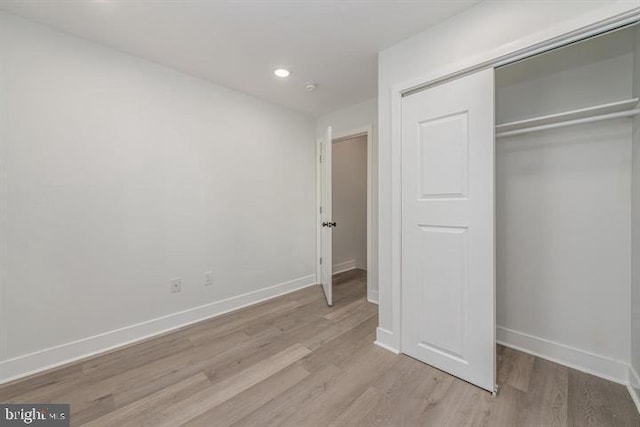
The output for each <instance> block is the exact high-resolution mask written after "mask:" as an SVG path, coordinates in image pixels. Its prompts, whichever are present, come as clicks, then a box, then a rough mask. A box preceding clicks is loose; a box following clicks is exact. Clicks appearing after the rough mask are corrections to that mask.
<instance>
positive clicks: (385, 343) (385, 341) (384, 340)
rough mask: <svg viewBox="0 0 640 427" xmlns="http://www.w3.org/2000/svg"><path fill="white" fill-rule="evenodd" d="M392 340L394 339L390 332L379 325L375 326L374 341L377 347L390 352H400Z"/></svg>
mask: <svg viewBox="0 0 640 427" xmlns="http://www.w3.org/2000/svg"><path fill="white" fill-rule="evenodd" d="M394 341H395V340H394V338H393V334H392V333H391V332H389V331H387V330H386V329H383V328H380V327H378V328H376V340H375V341H374V344H375V345H377V346H378V347H382V348H384V349H385V350H388V351H390V352H392V353H395V354H400V349H399V347H397V346H395V345H394Z"/></svg>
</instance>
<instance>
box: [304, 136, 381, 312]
mask: <svg viewBox="0 0 640 427" xmlns="http://www.w3.org/2000/svg"><path fill="white" fill-rule="evenodd" d="M358 136H366V137H367V267H366V270H367V272H368V274H367V300H368V301H371V302H373V301H375V304H377V303H378V302H377V301H378V290H377V289H378V287H377V283H376V280H377V274H374V273H376V272H377V268H376V267H377V263H378V260H377V259H373V232H374V230H373V224H372V221H373V212H374V209H377V206H376V205H374V200H373V185H374V182H373V171H374V168H375V169H376V170H377V167H378V166H377V165H375V164H374V163H373V125H372V124H368V125H366V126H362V127H359V128H356V129H351V130H349V131H346V132H339V133H336V134H334V135H332V137H331V138H332V142H339V141H343V140H345V139H349V138H355V137H358ZM316 145H318V144H316ZM316 156H319V154H318V153H316ZM318 158H319V157H316V182H317V184H316V215H317V216H318V217H317V221H316V224H317V225H316V235H317V237H316V239H317V243H316V250H317V252H318V256H317V257H316V258H317V260H316V275H317V277H318V279H317V280H318V281H320V276H319V275H320V268H321V266H320V263H319V257H320V253H321V236H322V234H321V233H322V225H321V224H322V217H321V216H320V205H321V200H322V199H321V193H320V192H321V188H322V186H321V183H320V179H321V174H320V163H319V161H318ZM375 231H376V232H377V230H375ZM343 271H344V270H343ZM338 272H339V271H335V269H334V271H333V273H334V274H336V273H338ZM374 293H375V295H374Z"/></svg>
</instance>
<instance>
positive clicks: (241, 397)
mask: <svg viewBox="0 0 640 427" xmlns="http://www.w3.org/2000/svg"><path fill="white" fill-rule="evenodd" d="M308 376H309V372H308V371H307V370H306V369H304V368H302V367H301V366H299V365H292V366H290V367H288V368H285V369H283V370H282V371H280V372H278V373H276V374H274V375H273V376H271V377H269V378H267V379H266V380H264V381H261V382H259V383H258V384H256V385H254V386H253V387H251V388H249V389H247V390H246V391H243V392H242V393H240V394H238V395H236V396H235V397H233V398H231V399H229V400H227V401H226V402H224V403H222V404H220V405H218V406H216V407H215V408H212V409H209V410H207V411H206V412H204V413H202V414H201V415H199V416H197V417H195V418H193V419H192V420H190V421H188V422H187V423H186V424H185V425H186V426H192V427H195V426H216V427H227V426H230V425H231V424H233V423H235V422H236V421H238V420H240V419H242V418H243V417H245V416H247V415H248V414H250V413H251V412H253V411H255V410H256V409H258V408H260V407H261V406H262V405H264V404H265V403H267V402H269V401H270V400H272V399H274V398H276V397H277V396H278V395H280V394H282V393H284V392H285V391H286V390H288V389H290V388H291V387H293V386H294V385H296V384H298V383H299V382H300V381H302V380H303V379H305V378H307V377H308Z"/></svg>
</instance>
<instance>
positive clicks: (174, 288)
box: [170, 277, 182, 292]
mask: <svg viewBox="0 0 640 427" xmlns="http://www.w3.org/2000/svg"><path fill="white" fill-rule="evenodd" d="M170 284H171V288H170V289H171V292H180V291H181V290H182V279H181V278H179V277H178V278H176V279H171V282H170Z"/></svg>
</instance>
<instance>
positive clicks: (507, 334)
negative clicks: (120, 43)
mask: <svg viewBox="0 0 640 427" xmlns="http://www.w3.org/2000/svg"><path fill="white" fill-rule="evenodd" d="M496 338H497V339H496V341H497V342H498V344H502V345H504V346H506V347H511V348H513V349H516V350H520V351H524V352H525V353H529V354H532V355H534V356H537V357H541V358H543V359H547V360H550V361H552V362H555V363H559V364H561V365H564V366H568V367H570V368H574V369H577V370H579V371H582V372H586V373H588V374H592V375H596V376H598V377H602V378H605V379H608V380H610V381H613V382H616V383H619V384H624V385H626V384H628V382H629V365H627V363H626V362H623V361H621V360H616V359H612V358H609V357H606V356H601V355H599V354H595V353H591V352H588V351H585V350H581V349H578V348H575V347H571V346H568V345H565V344H560V343H558V342H554V341H551V340H547V339H544V338H539V337H535V336H533V335H529V334H526V333H524V332H519V331H514V330H513V329H508V328H503V327H501V326H498V327H497V328H496Z"/></svg>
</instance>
